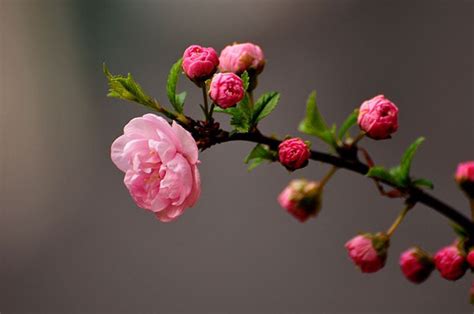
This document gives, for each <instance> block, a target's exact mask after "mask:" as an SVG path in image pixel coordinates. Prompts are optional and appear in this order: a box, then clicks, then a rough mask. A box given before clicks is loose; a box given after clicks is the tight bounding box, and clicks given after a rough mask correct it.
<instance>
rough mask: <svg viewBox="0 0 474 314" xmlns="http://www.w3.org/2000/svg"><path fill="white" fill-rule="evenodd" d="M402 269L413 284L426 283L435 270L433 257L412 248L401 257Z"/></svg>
mask: <svg viewBox="0 0 474 314" xmlns="http://www.w3.org/2000/svg"><path fill="white" fill-rule="evenodd" d="M399 264H400V269H401V270H402V273H403V275H405V277H406V278H407V279H408V280H410V281H411V282H413V283H421V282H423V281H425V280H426V279H427V278H428V277H429V275H430V274H431V272H432V271H433V269H434V264H433V259H432V258H431V256H430V255H429V254H428V253H426V252H424V251H423V250H421V249H419V248H416V247H415V248H411V249H408V250H407V251H405V252H403V253H402V254H401V255H400V261H399Z"/></svg>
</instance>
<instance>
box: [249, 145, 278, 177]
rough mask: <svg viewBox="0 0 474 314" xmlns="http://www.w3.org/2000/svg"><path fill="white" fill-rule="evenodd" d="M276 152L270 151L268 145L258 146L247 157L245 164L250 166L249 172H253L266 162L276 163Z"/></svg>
mask: <svg viewBox="0 0 474 314" xmlns="http://www.w3.org/2000/svg"><path fill="white" fill-rule="evenodd" d="M275 160H276V152H275V151H272V150H270V148H269V147H268V146H267V145H263V144H257V145H256V146H255V147H254V148H253V149H252V151H251V152H250V153H249V154H248V155H247V157H245V159H244V162H245V163H246V164H248V165H249V167H248V170H249V171H251V170H253V169H255V168H256V167H257V166H259V165H260V164H262V163H263V162H264V161H275Z"/></svg>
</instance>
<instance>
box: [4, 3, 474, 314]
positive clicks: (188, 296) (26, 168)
mask: <svg viewBox="0 0 474 314" xmlns="http://www.w3.org/2000/svg"><path fill="white" fill-rule="evenodd" d="M473 9H474V1H461V0H458V1H455V0H451V1H448V0H446V1H382V0H378V1H356V0H354V1H343V0H332V1H330V0H327V1H309V0H307V1H303V0H292V1H283V0H280V1H255V0H254V1H229V0H220V1H219V0H201V1H195V0H186V1H185V0H179V1H171V0H168V1H144V0H138V1H67V0H45V1H40V0H26V1H24V0H0V23H1V25H0V34H1V43H0V45H1V46H0V47H1V49H0V53H1V55H0V61H1V71H0V80H1V82H0V88H1V89H0V93H1V98H0V147H1V149H0V208H1V216H0V250H1V251H0V261H1V265H0V311H1V312H2V313H10V312H45V313H46V312H62V313H73V312H120V311H121V312H134V313H135V312H149V313H151V312H154V313H171V312H183V313H210V312H215V313H263V312H268V313H306V312H307V313H310V312H311V313H338V312H345V313H355V312H361V313H369V312H373V313H388V312H393V313H408V312H412V313H434V312H442V313H471V311H472V308H471V306H470V305H469V304H468V289H469V287H470V284H471V281H472V276H471V275H470V274H468V275H466V276H465V277H464V278H463V279H461V280H459V281H458V282H455V283H452V282H448V281H445V280H442V279H440V277H439V275H438V274H437V273H433V275H432V277H431V278H430V279H429V280H428V282H426V283H425V284H422V285H420V286H415V285H413V284H411V283H409V282H408V281H407V280H405V279H404V278H403V276H402V275H401V273H400V270H399V267H398V256H399V254H400V252H401V251H402V250H404V249H406V248H407V247H409V246H411V245H412V244H419V245H421V246H423V247H424V248H426V249H427V250H430V251H432V252H433V251H435V250H436V249H438V248H440V247H441V246H444V245H446V244H448V243H450V242H451V241H452V240H453V238H454V234H453V232H452V231H451V229H450V227H449V225H448V222H447V220H446V219H444V218H443V217H441V216H440V215H439V214H437V213H435V212H433V211H431V210H429V209H428V208H426V207H424V206H417V207H416V209H415V210H414V211H413V212H411V213H410V214H409V217H408V219H407V220H406V221H405V222H404V223H403V224H402V226H401V227H400V228H399V230H398V231H397V232H396V234H395V236H394V238H393V241H392V246H391V250H390V258H389V260H388V262H387V265H386V267H385V268H384V269H383V270H382V271H380V272H379V273H376V274H373V275H363V274H361V273H360V272H359V271H358V270H356V269H355V267H354V265H353V264H352V263H351V262H350V261H349V260H348V257H347V255H346V251H345V249H344V248H343V245H344V243H345V242H346V241H347V240H348V239H349V238H350V237H352V236H353V235H354V234H356V233H357V232H359V231H379V230H384V229H386V228H387V227H388V226H389V224H390V223H391V221H392V220H393V219H394V218H395V216H396V215H397V212H398V210H399V209H400V208H401V206H402V204H401V201H399V200H389V199H385V198H383V197H381V196H379V195H378V194H377V193H376V192H375V189H374V186H373V184H372V183H371V182H370V181H369V180H367V179H366V178H363V177H361V176H358V175H355V174H352V173H348V172H343V171H341V172H340V173H337V175H336V176H335V178H334V180H332V181H331V182H330V184H329V185H328V187H327V190H326V193H325V195H324V208H323V210H322V212H321V214H320V215H319V217H317V219H313V220H310V221H309V222H307V223H305V224H301V223H298V222H297V221H296V220H295V219H294V218H292V217H291V216H289V215H288V214H287V213H285V212H284V211H283V210H282V209H281V208H280V207H279V206H278V204H277V202H276V196H277V194H278V193H279V192H280V191H281V190H282V189H283V187H284V186H285V185H286V184H287V183H288V181H289V180H290V179H291V178H296V177H301V176H304V177H307V178H314V179H317V178H319V177H320V176H321V175H322V174H323V173H324V172H325V171H327V169H328V166H327V165H323V164H319V163H311V165H310V166H308V167H307V168H305V169H304V170H302V171H299V172H297V173H294V174H291V175H289V174H288V172H287V171H285V170H284V169H283V168H282V167H281V166H279V165H277V164H273V165H270V166H263V167H259V168H258V169H257V170H255V171H253V172H251V173H247V172H246V166H245V165H244V164H243V163H242V159H243V157H244V156H245V155H246V154H247V152H248V151H249V150H250V149H251V147H252V145H251V144H249V143H227V144H223V145H220V146H217V147H214V148H213V149H212V150H209V151H206V152H204V153H202V154H201V155H200V159H201V161H202V164H201V166H200V170H201V174H202V187H203V193H202V197H201V199H200V201H199V203H198V204H197V206H196V207H195V208H192V209H189V210H188V211H187V212H186V213H185V215H184V216H182V217H181V218H180V219H179V220H177V221H175V222H173V223H169V224H164V223H160V222H158V221H157V220H155V219H154V217H153V215H151V214H148V213H146V212H145V211H144V210H141V209H139V208H137V207H136V205H135V204H134V203H133V201H132V200H131V198H130V197H129V195H128V192H127V191H126V189H125V187H124V186H123V183H122V177H123V174H122V173H121V172H120V171H119V170H118V169H116V168H115V167H114V165H113V164H112V162H111V161H110V158H109V148H110V144H111V143H112V141H113V140H114V139H115V138H116V137H117V136H118V135H120V133H121V130H122V127H123V125H125V124H126V123H127V122H128V121H129V119H131V118H132V117H135V116H139V115H142V114H144V113H145V112H146V110H144V109H142V108H140V107H139V106H138V105H134V104H132V103H126V102H123V101H119V100H115V99H110V98H106V97H105V94H106V90H107V86H106V80H105V78H104V76H103V74H102V70H101V64H102V62H103V61H106V62H107V64H108V65H109V67H110V69H111V71H112V72H113V73H127V72H132V73H133V74H134V76H135V78H136V79H137V80H138V81H139V82H140V83H142V85H143V87H144V88H145V89H146V90H147V91H148V92H149V93H150V94H152V95H154V96H155V97H157V98H158V99H160V100H162V101H163V102H164V101H165V99H166V93H165V82H166V77H167V73H168V70H169V68H170V66H171V64H172V63H173V62H174V61H175V60H176V59H178V58H179V57H180V55H181V54H182V52H183V50H184V49H185V48H186V47H187V46H188V45H190V44H193V43H197V44H202V45H206V46H213V47H215V48H216V50H218V51H220V50H221V49H222V48H223V47H224V46H225V45H226V44H229V43H231V42H233V41H251V42H255V43H258V44H259V45H261V46H262V47H263V49H264V51H265V54H266V57H267V59H268V63H267V68H266V69H265V71H264V73H263V74H262V75H261V80H260V85H259V89H258V90H257V95H258V94H259V93H261V92H263V91H268V90H278V91H280V92H281V93H282V99H281V103H280V106H279V107H278V108H277V109H276V111H275V112H274V113H273V114H272V115H271V116H270V117H269V118H268V119H267V120H265V121H264V122H263V124H262V125H261V129H262V131H263V132H265V133H275V134H278V135H280V136H284V135H286V134H298V133H297V131H296V126H297V123H298V122H299V121H300V120H301V118H302V117H303V114H304V103H305V99H306V96H307V95H308V94H309V92H310V91H311V90H312V89H317V91H318V102H319V104H320V106H321V111H322V112H323V114H324V115H325V116H326V117H327V119H328V120H329V121H331V122H332V121H336V122H340V121H342V120H343V118H344V117H345V116H346V115H347V114H348V113H349V112H350V111H352V110H353V108H354V107H356V106H358V105H359V104H360V103H361V102H362V101H363V100H364V99H367V98H370V97H372V96H375V95H376V94H378V93H384V94H385V95H386V96H387V97H389V98H390V99H392V100H393V101H394V102H395V103H396V104H397V105H398V106H399V108H400V110H401V114H400V129H399V131H398V133H397V134H396V135H395V137H394V138H393V140H390V141H386V142H374V141H372V142H371V141H369V140H364V142H363V145H365V147H367V148H368V149H369V150H370V151H371V152H372V154H373V157H374V158H375V160H376V161H378V162H379V163H381V164H385V165H387V166H390V165H393V164H394V163H396V162H397V161H398V159H399V157H400V156H401V154H402V152H403V150H404V149H405V148H406V147H407V146H408V145H409V144H410V143H411V142H412V141H413V140H414V139H415V138H416V137H417V136H419V135H424V136H426V137H427V141H426V142H425V143H424V144H423V146H422V147H421V149H420V151H419V154H418V155H417V156H416V159H415V161H414V169H415V173H416V174H417V175H419V176H424V177H428V178H431V179H432V180H433V181H434V182H435V185H436V188H435V191H434V193H435V194H436V195H437V196H439V197H441V198H443V199H444V200H445V201H447V202H448V203H450V204H452V205H454V206H456V207H457V208H460V209H462V210H464V212H465V213H466V214H467V213H468V208H467V206H466V205H467V204H466V200H465V199H464V197H463V195H462V194H461V193H460V192H459V191H458V190H457V188H456V186H455V184H453V172H454V170H455V167H456V164H457V163H458V162H459V161H462V160H469V159H473V158H474V148H473V141H474V132H473V126H472V123H473V117H474V112H473V105H474V95H473V83H474V78H473V73H474V72H473V70H474V69H473V38H474V37H473V17H474V14H473ZM180 89H187V90H188V92H189V99H188V102H187V106H186V110H187V113H188V114H190V115H193V114H194V115H197V114H198V113H199V110H198V109H197V105H196V104H197V103H198V102H199V101H200V92H199V91H198V90H196V89H195V88H194V87H193V85H192V84H190V83H188V82H186V81H185V80H184V79H182V80H181V82H180ZM308 139H309V138H308ZM313 147H314V148H315V149H320V150H324V149H325V147H324V145H323V144H322V143H321V142H319V141H317V140H314V141H313Z"/></svg>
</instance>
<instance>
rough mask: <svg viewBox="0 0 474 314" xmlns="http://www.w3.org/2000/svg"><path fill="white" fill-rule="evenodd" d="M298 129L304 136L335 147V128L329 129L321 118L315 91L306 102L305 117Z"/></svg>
mask: <svg viewBox="0 0 474 314" xmlns="http://www.w3.org/2000/svg"><path fill="white" fill-rule="evenodd" d="M298 129H299V130H300V131H301V132H303V133H306V134H309V135H314V136H316V137H319V138H320V139H321V140H323V141H324V142H326V143H328V144H329V145H331V146H332V147H335V146H336V141H335V138H334V134H335V128H334V126H333V128H332V129H329V128H328V126H327V124H326V122H325V121H324V118H323V116H322V115H321V113H320V112H319V109H318V106H317V105H316V91H313V92H312V93H311V94H310V95H309V97H308V100H307V102H306V116H305V118H304V119H303V121H301V123H300V125H299V127H298Z"/></svg>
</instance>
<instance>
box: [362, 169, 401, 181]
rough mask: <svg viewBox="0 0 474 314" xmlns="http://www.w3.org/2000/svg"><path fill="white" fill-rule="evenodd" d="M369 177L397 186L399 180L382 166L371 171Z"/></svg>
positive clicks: (368, 173)
mask: <svg viewBox="0 0 474 314" xmlns="http://www.w3.org/2000/svg"><path fill="white" fill-rule="evenodd" d="M367 176H368V177H370V178H376V179H381V180H383V181H387V182H389V183H392V184H395V185H397V184H398V182H397V179H396V178H395V177H394V176H393V175H392V174H391V173H390V171H389V170H387V169H385V168H384V167H381V166H374V167H371V168H370V169H369V171H368V172H367Z"/></svg>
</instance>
